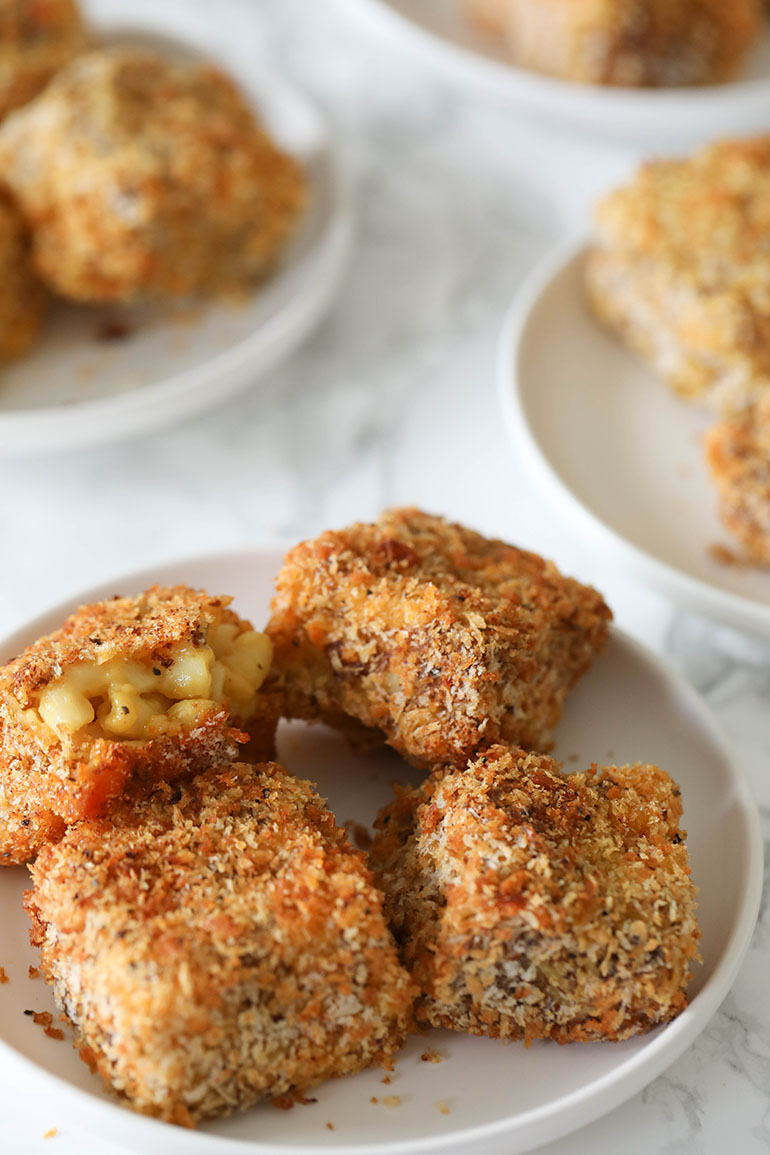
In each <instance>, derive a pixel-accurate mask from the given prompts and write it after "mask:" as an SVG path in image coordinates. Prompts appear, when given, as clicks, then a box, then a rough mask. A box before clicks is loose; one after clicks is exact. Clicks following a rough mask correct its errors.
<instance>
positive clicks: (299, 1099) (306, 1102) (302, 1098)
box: [295, 1095, 318, 1107]
mask: <svg viewBox="0 0 770 1155" xmlns="http://www.w3.org/2000/svg"><path fill="white" fill-rule="evenodd" d="M295 1102H296V1103H301V1104H302V1106H303V1107H307V1106H308V1105H309V1104H310V1103H317V1102H318V1100H317V1099H306V1098H305V1096H304V1095H297V1097H296V1099H295Z"/></svg>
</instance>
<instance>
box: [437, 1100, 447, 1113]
mask: <svg viewBox="0 0 770 1155" xmlns="http://www.w3.org/2000/svg"><path fill="white" fill-rule="evenodd" d="M436 1109H437V1111H438V1112H439V1113H440V1114H441V1115H448V1114H449V1104H448V1103H447V1101H446V1099H439V1101H438V1103H436Z"/></svg>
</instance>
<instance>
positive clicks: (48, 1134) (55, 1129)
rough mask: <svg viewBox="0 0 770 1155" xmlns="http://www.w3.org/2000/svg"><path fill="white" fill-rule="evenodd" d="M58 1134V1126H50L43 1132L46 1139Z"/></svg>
mask: <svg viewBox="0 0 770 1155" xmlns="http://www.w3.org/2000/svg"><path fill="white" fill-rule="evenodd" d="M58 1134H59V1128H58V1127H50V1128H49V1129H48V1130H47V1131H44V1132H43V1138H44V1139H53V1137H54V1135H58Z"/></svg>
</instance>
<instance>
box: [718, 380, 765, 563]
mask: <svg viewBox="0 0 770 1155" xmlns="http://www.w3.org/2000/svg"><path fill="white" fill-rule="evenodd" d="M705 444H706V462H707V465H708V468H709V472H710V474H711V480H712V481H713V482H714V485H715V486H716V489H717V493H718V495H719V515H720V517H721V519H722V522H723V524H724V526H725V528H726V529H727V530H729V532H730V533H731V534H733V536H734V537H735V538H736V539H737V540H738V541H739V542H740V544H741V546H742V547H743V553H744V558H745V560H746V561H747V562H749V563H751V564H753V565H759V566H770V394H768V396H767V397H766V398H765V399H764V400H763V401H762V402H760V403H758V404H757V405H756V406H754V407H753V408H752V409H749V410H747V411H746V412H745V413H743V414H741V415H739V416H737V417H732V418H729V419H727V420H725V421H722V422H720V423H719V424H718V425H715V426H713V427H712V428H711V429H710V430H709V431H708V433H707V434H706V442H705Z"/></svg>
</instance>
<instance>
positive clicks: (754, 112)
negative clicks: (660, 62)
mask: <svg viewBox="0 0 770 1155" xmlns="http://www.w3.org/2000/svg"><path fill="white" fill-rule="evenodd" d="M339 2H340V3H343V4H344V7H345V9H346V10H347V11H349V12H351V13H353V14H355V15H357V16H358V17H359V18H360V19H361V20H363V21H365V22H366V23H367V24H368V25H369V26H370V27H371V28H372V29H374V30H376V31H378V32H382V33H384V34H387V35H390V36H391V38H392V39H393V40H394V41H396V42H398V43H400V44H402V45H403V46H404V47H412V48H413V49H415V50H416V51H418V52H421V53H422V55H423V56H424V58H425V60H426V61H428V62H429V63H430V62H432V63H434V64H436V65H437V66H439V67H442V68H443V69H444V70H445V71H446V72H447V74H450V75H453V76H455V77H456V78H457V79H458V80H459V81H462V82H465V83H468V84H474V85H476V86H477V87H479V88H485V89H487V90H488V91H489V92H493V93H496V94H497V95H498V96H502V97H505V98H508V99H510V100H511V101H514V102H515V103H517V104H520V105H521V106H522V108H526V109H527V110H528V111H530V112H534V113H538V114H542V115H543V116H546V117H549V118H551V119H553V120H554V121H556V122H561V123H562V124H563V125H564V126H565V127H571V128H578V129H581V130H585V131H588V132H595V133H601V134H606V135H608V136H613V137H617V138H618V139H619V140H622V141H623V142H624V143H626V144H630V143H633V142H636V143H643V144H645V145H648V146H650V147H652V148H656V149H658V148H660V147H662V146H663V145H664V144H666V143H677V144H685V143H690V144H692V143H695V142H696V141H704V140H708V139H711V138H712V137H715V136H719V135H723V134H726V133H731V132H738V133H749V132H755V131H761V130H762V129H767V128H770V31H769V32H766V33H765V35H764V36H763V37H762V39H761V41H760V42H759V43H758V44H757V46H756V48H755V49H754V51H753V52H752V53H751V55H750V57H749V58H748V59H747V62H746V65H745V67H744V68H743V69H742V71H741V72H740V73H739V74H738V76H737V77H736V79H735V80H733V81H730V82H729V83H727V84H718V85H716V84H714V85H703V86H699V87H695V86H693V87H689V88H665V89H664V88H659V89H652V88H646V89H631V88H611V87H602V86H598V85H597V86H593V85H583V84H574V83H571V82H569V81H563V80H558V79H556V78H555V77H550V76H545V75H541V74H539V73H536V72H531V71H528V70H526V69H523V68H517V67H515V66H514V65H512V64H510V63H508V61H507V60H506V59H505V54H504V52H503V51H502V49H500V48H498V46H497V45H496V44H495V42H494V41H493V40H491V39H490V38H487V37H485V36H483V35H481V34H479V33H478V32H477V31H476V30H475V29H474V27H473V25H472V24H471V23H470V22H469V20H468V18H467V15H466V14H465V11H464V6H463V3H462V0H339Z"/></svg>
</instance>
